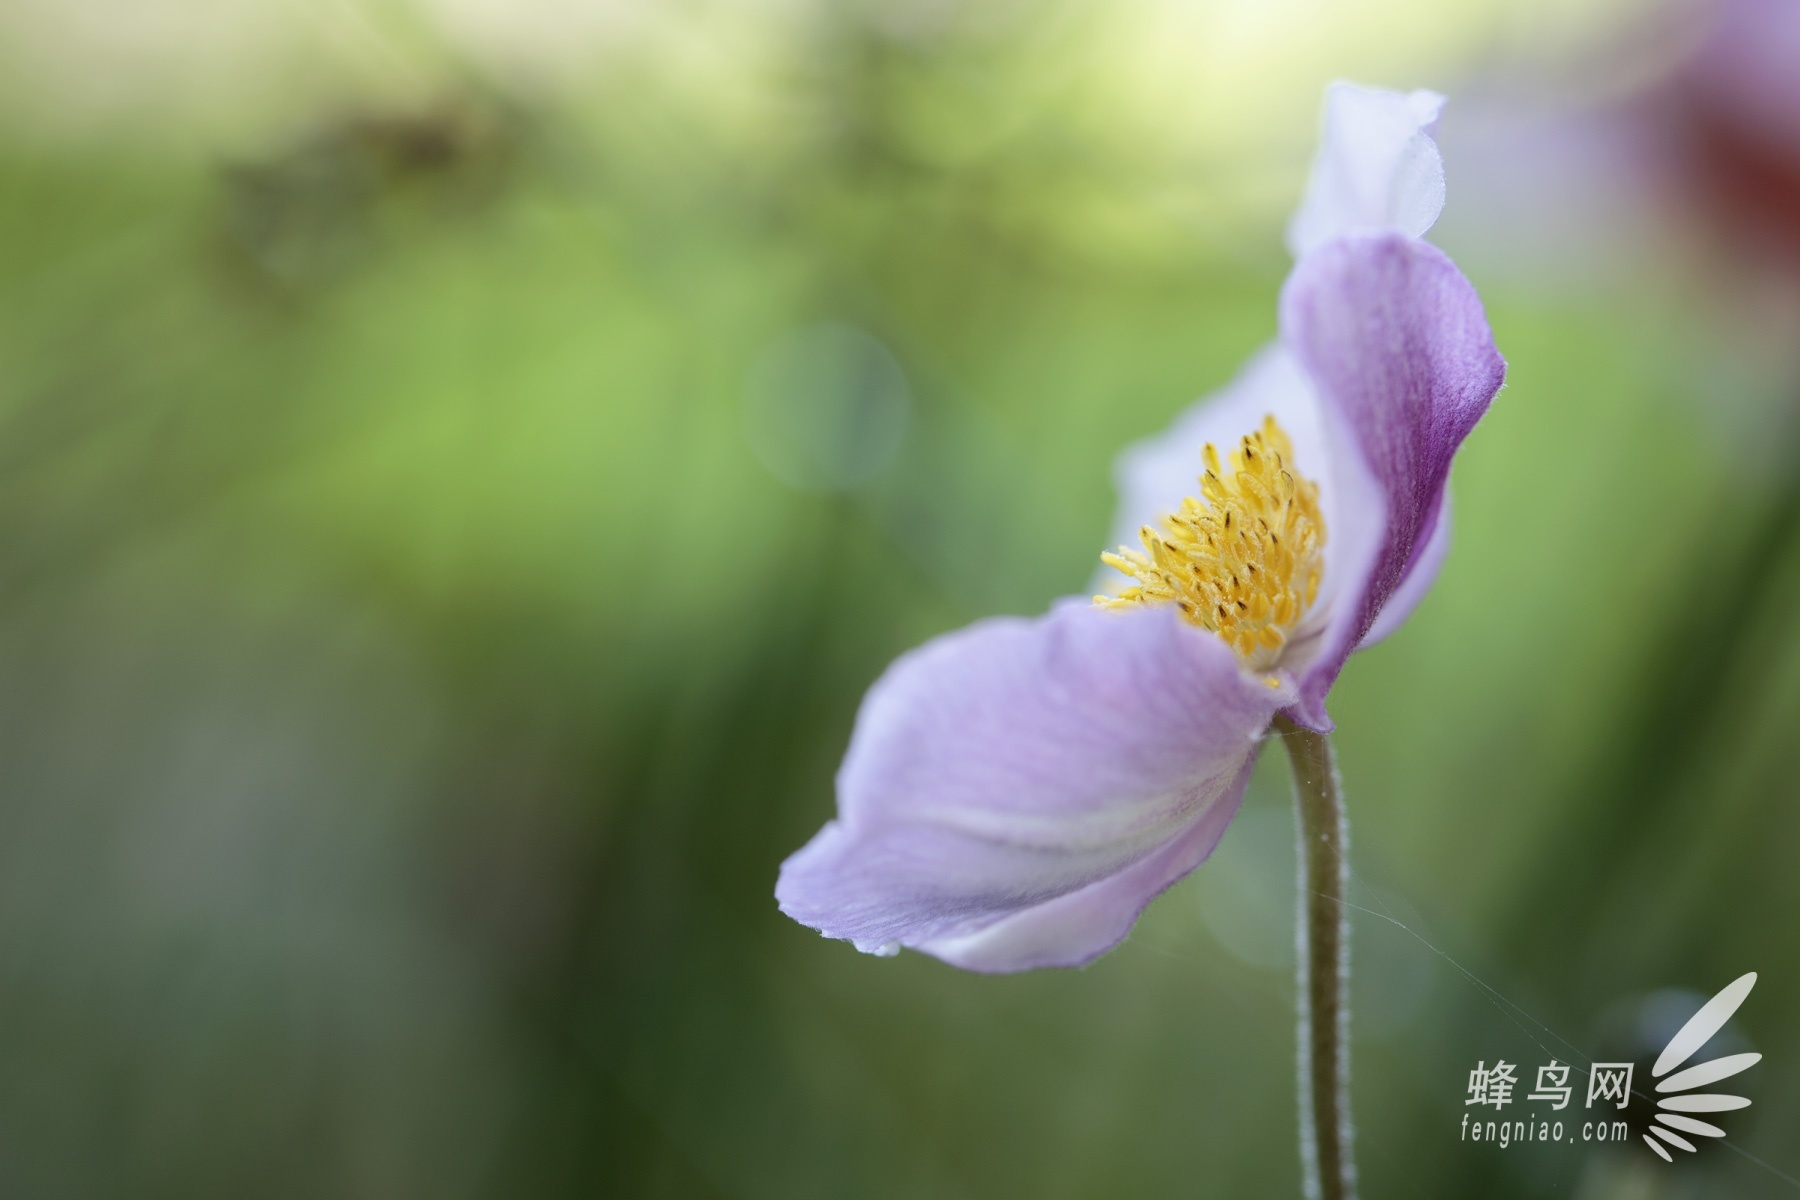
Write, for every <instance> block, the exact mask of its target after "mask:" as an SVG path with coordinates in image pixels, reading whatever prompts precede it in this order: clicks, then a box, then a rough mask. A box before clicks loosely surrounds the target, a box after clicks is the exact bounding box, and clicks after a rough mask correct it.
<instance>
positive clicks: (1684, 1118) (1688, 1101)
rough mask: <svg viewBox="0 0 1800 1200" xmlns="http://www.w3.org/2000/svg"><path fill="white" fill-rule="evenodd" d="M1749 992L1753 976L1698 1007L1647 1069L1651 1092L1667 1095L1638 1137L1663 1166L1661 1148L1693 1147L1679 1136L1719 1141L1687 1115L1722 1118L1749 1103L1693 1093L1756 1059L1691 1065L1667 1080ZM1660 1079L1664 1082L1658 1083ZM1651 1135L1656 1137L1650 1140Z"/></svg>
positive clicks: (1731, 1057) (1717, 1133) (1733, 1057)
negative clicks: (1653, 1084) (1653, 1081)
mask: <svg viewBox="0 0 1800 1200" xmlns="http://www.w3.org/2000/svg"><path fill="white" fill-rule="evenodd" d="M1755 986H1756V972H1755V971H1752V972H1750V973H1749V974H1748V975H1745V976H1743V977H1741V978H1739V979H1735V980H1733V981H1732V982H1731V983H1730V984H1729V985H1727V986H1726V988H1725V990H1724V991H1722V992H1720V993H1719V994H1718V995H1716V996H1714V997H1713V998H1712V999H1711V1000H1708V1001H1707V1002H1706V1003H1705V1004H1703V1005H1701V1007H1700V1011H1699V1012H1697V1013H1695V1014H1694V1015H1693V1016H1692V1017H1690V1018H1689V1019H1688V1023H1687V1024H1686V1025H1683V1026H1682V1027H1681V1029H1680V1031H1679V1032H1677V1033H1676V1034H1675V1036H1674V1037H1673V1038H1671V1039H1670V1040H1669V1044H1668V1046H1667V1047H1666V1048H1665V1049H1664V1050H1663V1052H1662V1054H1661V1056H1659V1057H1658V1058H1657V1060H1656V1065H1655V1066H1653V1067H1651V1068H1650V1076H1651V1078H1653V1079H1658V1080H1661V1082H1660V1083H1658V1084H1657V1085H1656V1090H1657V1091H1658V1092H1661V1093H1667V1095H1665V1096H1664V1098H1663V1099H1661V1100H1658V1101H1657V1102H1656V1107H1657V1108H1659V1109H1661V1110H1662V1111H1661V1112H1659V1113H1657V1114H1656V1120H1657V1123H1656V1124H1655V1125H1652V1126H1651V1127H1650V1133H1646V1134H1645V1135H1644V1144H1645V1145H1647V1146H1649V1147H1650V1148H1651V1149H1652V1150H1654V1151H1656V1152H1657V1154H1659V1155H1661V1156H1662V1159H1663V1161H1664V1162H1674V1161H1675V1158H1674V1156H1673V1155H1671V1154H1670V1153H1669V1152H1668V1150H1667V1149H1666V1148H1664V1146H1663V1142H1667V1143H1668V1144H1669V1145H1671V1146H1674V1147H1675V1148H1676V1149H1677V1150H1686V1151H1688V1152H1689V1153H1690V1154H1691V1153H1693V1151H1694V1148H1695V1147H1694V1143H1692V1142H1690V1141H1688V1139H1687V1138H1685V1137H1683V1136H1682V1135H1683V1134H1692V1135H1694V1136H1696V1137H1713V1138H1722V1137H1724V1136H1725V1131H1724V1130H1723V1129H1720V1128H1719V1127H1718V1126H1717V1125H1711V1124H1708V1123H1707V1122H1705V1121H1702V1120H1699V1119H1697V1118H1695V1117H1692V1116H1689V1115H1687V1114H1690V1113H1709V1114H1710V1113H1722V1112H1730V1111H1732V1110H1733V1109H1737V1108H1748V1107H1750V1101H1748V1100H1746V1099H1745V1098H1744V1097H1742V1096H1730V1095H1725V1094H1724V1093H1721V1092H1695V1091H1694V1089H1695V1088H1703V1087H1705V1086H1707V1085H1708V1084H1711V1083H1717V1082H1718V1081H1719V1080H1721V1079H1729V1078H1731V1077H1732V1076H1733V1075H1736V1074H1737V1073H1738V1072H1739V1071H1746V1070H1749V1069H1750V1068H1751V1067H1754V1066H1755V1065H1756V1064H1757V1063H1759V1062H1761V1061H1762V1055H1760V1054H1728V1055H1726V1056H1725V1057H1724V1058H1715V1059H1712V1060H1711V1061H1708V1062H1703V1063H1696V1064H1695V1065H1693V1066H1691V1067H1689V1068H1687V1070H1685V1071H1680V1072H1677V1073H1676V1074H1674V1075H1669V1072H1670V1071H1673V1070H1675V1068H1676V1067H1679V1066H1681V1065H1682V1064H1683V1063H1685V1062H1686V1061H1687V1060H1688V1059H1690V1058H1692V1057H1693V1056H1694V1052H1695V1051H1697V1050H1699V1049H1700V1047H1702V1046H1704V1045H1705V1044H1706V1042H1707V1039H1708V1038H1710V1037H1712V1035H1713V1034H1715V1033H1717V1032H1719V1030H1720V1028H1721V1027H1723V1026H1724V1024H1725V1022H1727V1021H1729V1020H1731V1014H1733V1013H1735V1012H1736V1011H1737V1010H1738V1005H1740V1004H1742V1003H1743V1002H1744V998H1745V997H1746V996H1748V995H1749V994H1750V989H1751V988H1753V987H1755ZM1664 1075H1669V1077H1668V1078H1667V1079H1663V1076H1664ZM1665 1126H1666V1128H1665ZM1652 1133H1653V1134H1655V1135H1656V1137H1651V1136H1650V1134H1652ZM1659 1138H1660V1139H1661V1140H1660V1141H1659V1140H1658V1139H1659Z"/></svg>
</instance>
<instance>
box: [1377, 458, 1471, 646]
mask: <svg viewBox="0 0 1800 1200" xmlns="http://www.w3.org/2000/svg"><path fill="white" fill-rule="evenodd" d="M1427 524H1428V527H1429V532H1426V533H1423V534H1421V536H1422V537H1423V538H1424V539H1425V545H1424V546H1423V547H1422V548H1421V549H1420V550H1418V551H1417V552H1416V553H1415V554H1414V555H1413V558H1412V563H1411V564H1410V565H1409V566H1408V567H1407V568H1406V574H1405V576H1404V577H1402V579H1401V580H1400V583H1399V584H1398V585H1397V586H1396V587H1395V588H1394V592H1393V594H1392V595H1391V596H1389V597H1388V598H1387V603H1386V604H1383V605H1382V606H1381V612H1380V613H1378V614H1377V615H1376V617H1375V624H1373V625H1371V626H1370V627H1369V632H1368V633H1366V634H1364V635H1363V640H1362V641H1361V642H1360V643H1358V645H1357V649H1358V650H1367V649H1368V648H1369V647H1370V646H1373V645H1374V644H1375V643H1376V642H1379V641H1381V640H1382V639H1383V638H1385V637H1387V636H1388V634H1390V633H1393V632H1394V631H1395V630H1396V629H1398V628H1400V626H1402V625H1404V624H1406V618H1408V617H1410V616H1412V611H1413V609H1415V608H1417V607H1418V606H1419V601H1421V600H1423V599H1424V598H1425V593H1426V592H1429V591H1430V590H1431V585H1432V583H1433V582H1434V581H1435V580H1436V579H1437V573H1438V568H1439V567H1442V566H1443V565H1444V558H1445V556H1446V555H1448V554H1449V553H1450V489H1449V488H1445V489H1444V498H1443V499H1442V500H1440V501H1438V510H1437V512H1436V513H1434V514H1432V516H1431V517H1430V519H1429V520H1428V522H1427Z"/></svg>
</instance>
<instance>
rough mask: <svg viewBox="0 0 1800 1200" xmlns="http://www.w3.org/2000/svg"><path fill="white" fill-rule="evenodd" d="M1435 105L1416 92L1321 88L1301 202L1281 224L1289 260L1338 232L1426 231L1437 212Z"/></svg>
mask: <svg viewBox="0 0 1800 1200" xmlns="http://www.w3.org/2000/svg"><path fill="white" fill-rule="evenodd" d="M1443 106H1444V98H1443V97H1442V96H1440V95H1438V94H1437V93H1436V92H1428V91H1423V90H1421V91H1416V92H1410V93H1406V92H1390V91H1386V90H1383V89H1380V88H1366V87H1358V86H1357V85H1356V84H1352V83H1334V84H1332V85H1331V87H1329V88H1328V89H1326V92H1325V116H1324V121H1323V126H1324V127H1323V129H1322V130H1321V134H1320V138H1319V149H1318V153H1317V155H1316V156H1315V157H1314V158H1313V164H1312V174H1311V176H1310V177H1309V178H1308V180H1307V186H1306V197H1305V199H1303V200H1302V201H1301V202H1300V207H1299V208H1298V209H1297V210H1295V212H1294V216H1293V219H1292V220H1291V221H1289V222H1288V248H1289V249H1290V250H1292V251H1293V253H1294V257H1296V258H1299V257H1302V256H1303V255H1305V254H1307V253H1309V252H1311V251H1312V250H1314V249H1316V248H1318V247H1319V246H1322V245H1324V244H1325V243H1326V242H1329V241H1331V240H1332V239H1334V238H1339V237H1343V236H1344V235H1346V234H1352V233H1381V232H1388V231H1393V232H1396V233H1403V234H1405V235H1406V236H1408V237H1419V236H1421V235H1422V234H1424V232H1425V231H1426V230H1428V229H1430V228H1431V226H1432V223H1433V222H1435V221H1436V220H1437V218H1438V214H1439V213H1440V212H1442V211H1443V208H1444V160H1443V157H1442V156H1441V155H1440V154H1439V153H1438V147H1437V142H1436V141H1435V140H1433V135H1434V134H1435V133H1436V130H1437V119H1438V114H1439V112H1440V111H1441V110H1442V109H1443Z"/></svg>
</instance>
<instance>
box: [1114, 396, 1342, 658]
mask: <svg viewBox="0 0 1800 1200" xmlns="http://www.w3.org/2000/svg"><path fill="white" fill-rule="evenodd" d="M1293 454H1294V446H1293V443H1292V442H1290V441H1289V440H1288V436H1287V433H1286V432H1285V431H1284V430H1283V429H1282V428H1281V426H1280V425H1279V424H1277V423H1276V420H1275V418H1274V417H1273V416H1266V417H1264V418H1263V423H1262V428H1261V429H1259V430H1258V431H1256V432H1255V433H1252V434H1249V435H1247V436H1246V437H1245V438H1244V440H1243V444H1242V445H1241V446H1240V447H1239V448H1238V449H1237V450H1236V451H1234V452H1233V453H1232V455H1231V463H1230V469H1229V471H1227V470H1226V469H1225V468H1224V467H1223V466H1221V464H1220V462H1219V451H1218V448H1217V447H1215V446H1214V445H1213V444H1212V443H1211V442H1208V443H1207V444H1206V448H1205V449H1204V450H1203V451H1201V455H1202V457H1203V458H1204V459H1205V461H1206V474H1204V475H1202V476H1201V477H1200V495H1201V496H1202V497H1204V500H1196V499H1194V498H1193V497H1191V496H1190V497H1188V498H1186V499H1184V500H1182V502H1181V508H1180V509H1179V510H1178V511H1176V512H1174V513H1171V514H1170V515H1168V516H1166V517H1164V518H1163V520H1162V528H1161V529H1160V530H1157V529H1152V528H1151V527H1150V526H1148V525H1146V526H1144V527H1143V529H1141V530H1140V531H1139V533H1138V536H1139V537H1140V538H1142V539H1143V543H1144V548H1143V549H1142V550H1132V549H1128V548H1126V547H1124V546H1121V547H1119V552H1118V553H1117V554H1102V555H1101V556H1100V561H1101V562H1103V563H1106V564H1107V565H1108V566H1112V567H1116V568H1118V569H1119V570H1121V571H1123V572H1124V573H1125V574H1127V575H1130V576H1131V577H1132V578H1134V579H1136V580H1137V584H1136V585H1135V586H1133V587H1128V588H1126V589H1125V590H1124V591H1122V592H1120V593H1119V595H1118V596H1117V597H1116V598H1115V597H1112V596H1095V597H1094V603H1095V604H1098V605H1102V606H1104V607H1107V608H1124V607H1127V606H1130V605H1136V604H1168V603H1173V604H1174V605H1175V606H1176V607H1177V608H1179V609H1181V614H1182V616H1184V617H1186V618H1187V619H1188V621H1190V622H1191V623H1193V624H1195V625H1199V626H1201V627H1202V628H1204V629H1210V630H1212V631H1213V632H1214V633H1216V634H1218V635H1219V636H1220V637H1222V638H1224V639H1225V643H1226V644H1227V645H1228V646H1230V647H1231V648H1232V649H1233V650H1235V651H1237V655H1238V658H1240V659H1241V660H1242V661H1243V662H1244V665H1245V666H1247V667H1249V668H1250V669H1252V670H1260V669H1262V668H1264V667H1266V666H1268V665H1269V664H1270V663H1272V662H1273V661H1274V660H1275V659H1276V658H1277V657H1278V656H1279V655H1280V653H1281V649H1282V647H1283V646H1285V645H1287V640H1288V636H1289V635H1290V634H1291V633H1293V630H1294V626H1295V625H1296V624H1298V623H1299V621H1300V618H1301V617H1302V616H1303V615H1304V614H1305V613H1306V610H1307V609H1308V608H1310V607H1312V603H1313V601H1314V600H1315V599H1317V598H1318V595H1319V581H1320V579H1321V578H1322V576H1323V575H1324V563H1323V561H1322V559H1321V557H1320V554H1319V550H1320V548H1321V547H1322V546H1324V544H1325V519H1324V517H1323V516H1322V515H1321V514H1320V512H1319V485H1318V484H1316V483H1314V482H1312V481H1311V480H1310V479H1307V478H1306V477H1305V476H1303V475H1299V474H1296V473H1295V472H1294V471H1293V469H1292V468H1290V467H1288V466H1287V465H1286V464H1287V460H1288V459H1291V458H1292V457H1293Z"/></svg>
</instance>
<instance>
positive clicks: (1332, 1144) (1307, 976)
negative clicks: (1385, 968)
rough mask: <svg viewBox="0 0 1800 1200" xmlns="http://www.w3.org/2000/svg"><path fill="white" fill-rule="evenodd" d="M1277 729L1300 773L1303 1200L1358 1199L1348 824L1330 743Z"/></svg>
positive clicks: (1290, 728) (1283, 723)
mask: <svg viewBox="0 0 1800 1200" xmlns="http://www.w3.org/2000/svg"><path fill="white" fill-rule="evenodd" d="M1275 730H1276V732H1277V733H1278V734H1280V736H1281V741H1282V744H1283V745H1285V746H1286V747H1287V752H1288V760H1289V762H1290V763H1292V765H1293V768H1294V811H1295V815H1296V817H1297V818H1298V824H1299V830H1300V835H1299V843H1300V871H1299V887H1300V896H1299V911H1298V920H1297V922H1296V941H1297V945H1298V949H1299V955H1298V959H1299V963H1298V968H1297V971H1296V978H1295V990H1296V992H1297V999H1298V1005H1299V1016H1300V1023H1299V1035H1298V1060H1299V1074H1300V1165H1301V1173H1302V1178H1303V1182H1304V1185H1305V1189H1306V1196H1307V1200H1355V1196H1356V1163H1355V1160H1354V1159H1353V1158H1352V1156H1351V1150H1350V1141H1351V1135H1352V1132H1353V1128H1352V1125H1351V1121H1350V921H1349V910H1348V909H1347V908H1346V907H1345V906H1344V899H1345V891H1346V889H1347V887H1348V882H1349V874H1350V866H1349V849H1350V824H1349V821H1348V820H1347V819H1346V817H1345V815H1344V806H1343V802H1342V800H1341V798H1340V796H1339V785H1338V774H1337V764H1336V762H1335V761H1334V760H1333V758H1332V754H1331V741H1330V739H1329V738H1327V737H1326V736H1325V735H1324V734H1322V733H1315V732H1313V731H1312V730H1310V729H1303V728H1301V727H1300V726H1298V725H1296V724H1294V723H1293V722H1292V721H1290V720H1288V719H1287V718H1286V717H1276V718H1275Z"/></svg>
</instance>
